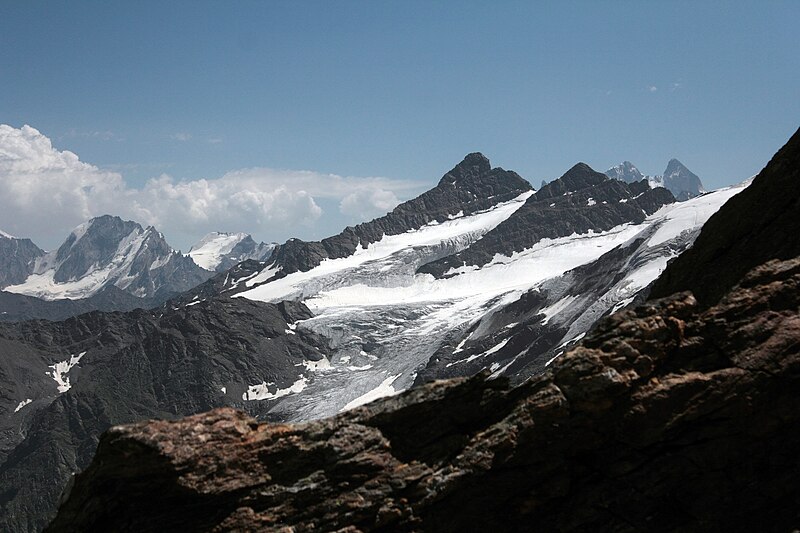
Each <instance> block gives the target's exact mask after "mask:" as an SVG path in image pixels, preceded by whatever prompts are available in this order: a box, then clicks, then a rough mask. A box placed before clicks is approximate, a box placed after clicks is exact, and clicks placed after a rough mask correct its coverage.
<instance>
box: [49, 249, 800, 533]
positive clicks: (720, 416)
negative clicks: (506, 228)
mask: <svg viewBox="0 0 800 533" xmlns="http://www.w3.org/2000/svg"><path fill="white" fill-rule="evenodd" d="M798 309H800V260H798V259H795V260H791V261H785V262H772V263H769V264H767V265H764V266H762V267H760V268H757V269H755V270H754V271H752V272H751V273H750V275H749V276H747V277H746V278H745V279H744V280H743V281H742V283H741V285H740V286H739V287H736V288H734V289H732V290H730V291H729V292H728V293H727V295H726V296H725V297H724V298H723V299H722V301H721V302H720V303H719V304H718V305H716V306H713V307H711V308H710V309H707V310H702V309H700V308H699V307H698V305H697V304H696V302H695V300H694V298H693V297H692V296H691V294H689V293H680V294H677V295H674V296H671V297H669V298H666V299H663V300H659V301H656V302H653V303H651V304H648V305H645V306H642V307H639V308H637V309H636V310H629V311H623V312H620V313H617V314H615V315H613V316H612V317H610V318H609V319H607V320H605V321H603V322H602V323H601V325H600V326H599V327H598V328H597V329H596V330H595V331H594V332H593V333H592V334H590V335H589V336H588V337H587V338H586V339H585V340H584V342H583V344H582V346H580V347H578V348H577V349H575V350H574V351H572V352H570V353H568V354H566V355H565V356H564V357H563V358H561V359H560V360H558V361H557V362H556V363H555V364H554V366H553V367H552V369H551V370H549V371H548V372H547V373H546V374H544V375H542V376H540V377H538V378H534V379H532V380H530V381H528V382H526V383H525V384H523V385H521V386H520V387H517V388H509V387H508V385H507V383H506V382H504V381H501V380H494V381H487V380H485V379H484V378H485V376H478V377H475V378H471V379H467V380H452V381H441V382H435V383H433V384H428V385H425V386H423V387H420V388H417V389H414V390H412V391H410V392H407V393H404V394H402V395H401V396H398V397H394V398H389V399H385V400H382V401H378V402H375V403H373V404H370V405H369V406H366V407H362V408H359V409H356V410H353V411H350V412H347V413H344V414H342V415H339V416H337V417H334V418H330V419H326V420H322V421H318V422H312V423H306V424H298V425H273V424H258V423H257V422H256V421H255V420H254V419H252V418H250V417H248V416H246V415H245V414H243V413H240V412H237V411H235V410H232V409H222V410H215V411H211V412H209V413H206V414H203V415H198V416H194V417H190V418H187V419H183V420H180V421H174V422H168V421H155V422H143V423H138V424H134V425H130V426H121V427H115V428H112V429H111V430H110V431H108V432H107V433H106V434H105V435H104V436H103V437H102V439H101V441H100V444H99V446H98V450H97V454H96V456H95V459H94V461H93V462H92V464H91V466H90V467H89V468H88V469H87V470H86V471H85V472H83V473H81V474H79V475H78V476H77V477H76V480H75V484H74V486H73V487H72V489H71V492H70V493H69V496H68V498H67V500H66V502H65V503H64V504H63V505H62V507H61V509H60V511H59V514H58V516H57V517H56V519H55V521H54V522H53V523H52V524H51V525H50V527H49V528H48V530H47V531H51V532H57V531H87V530H115V531H165V530H192V531H209V530H215V531H221V530H238V531H244V530H246V531H256V530H258V531H277V530H288V529H284V528H292V530H297V531H308V530H324V531H331V530H336V529H339V528H349V529H348V531H420V530H427V531H466V530H468V531H477V530H483V531H488V530H494V531H523V530H526V531H527V530H542V531H554V530H572V531H598V530H603V531H610V530H612V531H642V530H646V531H672V530H678V529H679V530H684V531H699V530H712V529H715V530H756V529H758V530H761V531H765V530H770V531H787V530H791V529H792V528H793V527H796V526H797V525H798V524H799V523H800V512H799V511H798V509H800V506H798V503H799V502H800V489H798V484H797V480H798V476H800V461H798V450H800V432H798V431H797V428H798V427H800V396H798V395H797V388H798V386H800V318H799V317H798Z"/></svg>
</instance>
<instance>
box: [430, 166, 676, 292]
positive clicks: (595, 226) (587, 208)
mask: <svg viewBox="0 0 800 533" xmlns="http://www.w3.org/2000/svg"><path fill="white" fill-rule="evenodd" d="M674 201H675V198H674V197H673V196H672V193H670V192H669V191H667V190H666V189H664V188H661V187H658V188H655V189H651V188H650V187H649V185H648V184H647V182H646V181H641V182H637V183H633V184H628V183H623V182H621V181H619V180H616V179H611V178H609V177H608V176H606V175H605V174H601V173H600V172H595V171H594V170H592V169H591V167H589V166H588V165H586V164H585V163H578V164H577V165H575V166H574V167H572V168H571V169H569V170H568V171H567V172H566V173H565V174H564V175H563V176H561V177H560V178H558V179H557V180H553V181H551V182H550V183H548V184H547V185H545V186H544V187H542V188H541V189H539V190H538V191H537V192H536V193H535V194H534V195H533V196H531V197H530V198H528V200H527V201H526V202H525V205H523V206H522V207H520V208H519V209H518V210H517V211H516V212H514V214H513V215H511V216H510V217H508V219H506V220H504V221H503V222H501V223H500V224H499V225H498V226H497V227H496V228H494V229H493V230H491V231H490V232H488V233H487V234H486V235H484V236H483V237H482V238H481V239H480V240H478V241H477V242H475V243H474V244H472V245H471V246H470V247H469V248H467V249H466V250H463V251H461V252H459V253H456V254H453V255H450V256H447V257H444V258H442V259H439V260H437V261H433V262H430V263H428V264H426V265H423V266H422V267H420V268H419V272H421V273H428V274H432V275H434V276H435V277H437V278H440V277H443V276H446V275H448V272H449V271H450V270H451V269H455V268H459V267H461V266H464V265H474V266H483V265H485V264H487V263H488V262H489V261H491V260H492V259H493V258H494V257H495V255H496V254H502V255H506V256H510V255H511V254H512V253H513V252H520V251H522V250H524V249H526V248H530V247H531V246H533V245H534V244H536V243H537V242H539V241H540V240H542V239H545V238H549V239H555V238H558V237H566V236H568V235H572V234H573V233H577V234H585V233H587V232H589V231H595V232H599V231H606V230H609V229H611V228H613V227H614V226H618V225H620V224H624V223H626V222H630V223H633V224H640V223H641V222H643V221H644V219H645V218H646V217H647V215H649V214H652V213H655V212H656V211H657V210H658V209H659V208H660V207H661V206H663V205H665V204H669V203H672V202H674Z"/></svg>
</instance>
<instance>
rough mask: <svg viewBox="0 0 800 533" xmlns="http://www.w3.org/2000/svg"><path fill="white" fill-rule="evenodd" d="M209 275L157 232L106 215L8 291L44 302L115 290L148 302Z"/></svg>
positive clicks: (80, 228)
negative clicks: (115, 288) (161, 292)
mask: <svg viewBox="0 0 800 533" xmlns="http://www.w3.org/2000/svg"><path fill="white" fill-rule="evenodd" d="M207 277H208V276H207V275H206V274H204V273H203V271H202V270H200V269H199V268H198V267H197V266H196V265H194V263H193V262H192V261H191V260H190V259H188V258H184V257H183V256H182V255H181V254H179V253H178V252H176V251H175V250H173V249H172V247H170V246H169V244H167V242H166V241H165V240H164V236H163V235H162V234H161V233H160V232H159V231H157V230H156V229H155V228H154V227H152V226H150V227H148V228H143V227H142V226H141V225H140V224H138V223H136V222H132V221H126V220H122V219H121V218H119V217H116V216H110V215H103V216H100V217H96V218H93V219H91V220H89V221H87V222H84V223H83V224H80V225H79V226H77V227H76V228H75V229H73V230H72V231H71V232H70V234H69V236H68V237H67V239H66V240H65V241H64V243H63V244H62V245H61V246H60V247H59V248H58V249H57V250H55V251H52V252H49V253H47V254H44V255H43V256H41V257H39V258H38V259H37V260H36V262H35V264H34V266H33V268H32V271H31V273H30V275H29V276H28V277H27V278H26V279H25V280H24V281H23V282H22V283H19V284H16V285H11V286H9V287H6V288H5V290H6V291H8V292H15V293H19V294H27V295H29V296H36V297H39V298H43V299H45V300H55V299H61V298H70V299H76V298H87V297H90V296H92V295H94V294H97V293H98V292H99V291H101V290H102V289H103V288H105V287H106V286H109V285H113V286H115V287H117V288H119V289H122V290H124V291H126V292H129V293H130V294H133V295H134V296H137V297H140V298H146V297H147V298H149V297H153V296H155V295H156V293H159V291H161V290H162V289H165V290H168V291H169V292H174V291H179V290H185V289H188V288H190V287H192V286H193V285H195V284H197V283H199V282H202V281H203V280H204V279H206V278H207Z"/></svg>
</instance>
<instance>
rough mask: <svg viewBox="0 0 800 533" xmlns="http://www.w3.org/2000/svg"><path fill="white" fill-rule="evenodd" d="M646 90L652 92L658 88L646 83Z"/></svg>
mask: <svg viewBox="0 0 800 533" xmlns="http://www.w3.org/2000/svg"><path fill="white" fill-rule="evenodd" d="M647 90H648V91H650V92H651V93H654V92H656V91H657V90H658V87H656V86H655V85H648V86H647Z"/></svg>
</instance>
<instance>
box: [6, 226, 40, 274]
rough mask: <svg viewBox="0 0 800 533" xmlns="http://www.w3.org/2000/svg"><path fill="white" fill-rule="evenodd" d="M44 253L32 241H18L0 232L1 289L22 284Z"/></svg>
mask: <svg viewBox="0 0 800 533" xmlns="http://www.w3.org/2000/svg"><path fill="white" fill-rule="evenodd" d="M43 255H44V251H43V250H41V249H40V248H39V247H38V246H36V245H35V244H33V242H31V240H30V239H17V238H15V237H11V236H8V235H5V234H3V233H2V232H0V288H2V287H7V286H8V285H15V284H17V283H22V282H23V281H25V279H27V277H28V276H29V275H30V274H31V273H32V272H33V267H34V264H35V263H36V259H38V258H39V257H41V256H43Z"/></svg>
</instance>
